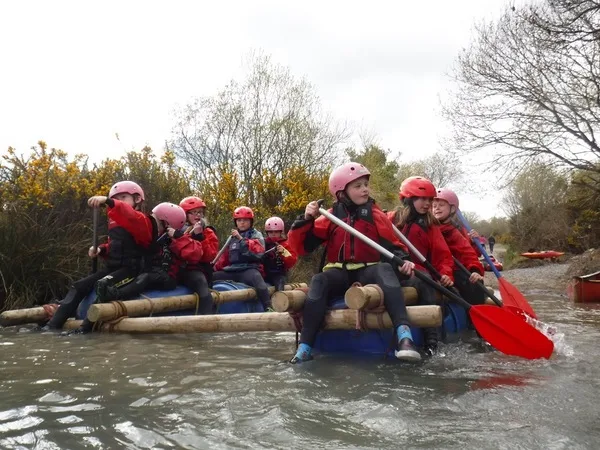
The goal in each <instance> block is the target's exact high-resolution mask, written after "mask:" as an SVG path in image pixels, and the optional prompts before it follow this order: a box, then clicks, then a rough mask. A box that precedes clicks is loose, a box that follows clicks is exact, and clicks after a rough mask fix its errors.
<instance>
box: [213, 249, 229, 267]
mask: <svg viewBox="0 0 600 450" xmlns="http://www.w3.org/2000/svg"><path fill="white" fill-rule="evenodd" d="M215 256H217V255H215ZM228 265H229V247H228V248H226V249H225V251H224V252H223V254H222V255H221V257H220V258H219V259H218V260H217V262H216V263H215V266H214V270H215V271H217V270H221V269H223V267H227V266H228Z"/></svg>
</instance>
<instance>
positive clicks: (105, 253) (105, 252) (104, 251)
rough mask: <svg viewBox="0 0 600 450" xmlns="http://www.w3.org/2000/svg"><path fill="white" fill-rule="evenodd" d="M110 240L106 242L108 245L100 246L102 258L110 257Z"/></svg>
mask: <svg viewBox="0 0 600 450" xmlns="http://www.w3.org/2000/svg"><path fill="white" fill-rule="evenodd" d="M109 249H110V238H108V241H107V242H106V244H100V245H99V246H98V250H99V251H100V257H101V258H104V259H106V258H107V257H108V252H109V251H110V250H109Z"/></svg>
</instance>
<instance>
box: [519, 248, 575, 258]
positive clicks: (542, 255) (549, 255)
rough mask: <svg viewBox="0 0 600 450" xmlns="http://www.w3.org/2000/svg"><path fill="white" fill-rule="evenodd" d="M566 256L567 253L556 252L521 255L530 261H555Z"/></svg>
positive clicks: (546, 251) (547, 251) (548, 251)
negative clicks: (548, 259)
mask: <svg viewBox="0 0 600 450" xmlns="http://www.w3.org/2000/svg"><path fill="white" fill-rule="evenodd" d="M564 254H565V252H557V251H555V250H544V251H542V252H525V253H521V256H524V257H525V258H529V259H546V258H551V259H555V258H558V257H560V256H562V255H564Z"/></svg>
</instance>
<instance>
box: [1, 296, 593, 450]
mask: <svg viewBox="0 0 600 450" xmlns="http://www.w3.org/2000/svg"><path fill="white" fill-rule="evenodd" d="M524 292H525V294H526V295H527V298H528V299H529V300H530V302H531V304H532V305H533V306H534V308H535V309H536V312H537V313H538V316H539V317H540V318H541V319H543V320H544V321H545V322H547V323H549V324H552V325H554V326H555V327H556V328H557V330H558V332H557V334H556V335H555V339H556V340H557V351H556V353H555V355H554V356H553V357H552V359H550V360H542V361H537V360H536V361H528V360H524V359H517V358H514V357H509V356H505V355H503V354H500V353H498V352H495V351H489V350H486V348H485V347H486V346H484V345H481V344H480V343H479V342H478V341H477V339H476V338H473V337H465V339H463V340H462V341H459V342H456V343H451V344H446V345H444V346H443V347H442V354H441V355H439V356H436V357H434V358H432V359H431V360H429V361H427V362H424V363H422V364H419V365H416V366H415V365H407V364H403V363H399V362H398V361H395V360H390V359H388V360H385V359H383V358H381V357H362V358H351V357H348V356H322V355H320V356H318V357H317V358H316V359H315V360H314V361H311V362H309V363H306V364H303V365H298V366H292V365H289V364H287V363H286V360H287V359H289V357H290V356H291V355H292V353H293V350H294V335H292V334H289V333H280V334H268V333H255V334H250V333H245V334H237V335H224V334H220V335H173V336H171V335H169V336H141V337H140V336H137V337H134V336H127V335H102V334H96V335H88V336H70V337H59V336H56V335H48V334H46V335H40V334H36V333H32V332H28V331H27V328H26V327H21V328H15V327H13V328H5V329H3V330H0V351H1V355H2V358H1V361H0V448H1V449H79V448H103V449H104V448H110V449H117V448H134V449H135V448H140V449H148V448H162V449H167V448H189V449H195V448H207V449H208V448H210V449H218V448H290V447H296V448H325V447H326V448H328V449H335V448H402V447H403V448H465V447H467V448H493V449H504V448H506V449H514V448H528V449H530V448H540V449H563V448H564V449H577V448H598V447H599V446H600V420H599V419H600V377H599V375H600V362H599V360H598V356H597V355H598V350H597V349H598V346H599V343H600V307H598V306H596V307H595V306H587V307H586V306H577V305H573V304H572V303H569V302H568V301H567V300H566V298H565V297H564V295H561V294H556V293H552V292H545V291H530V292H527V291H524Z"/></svg>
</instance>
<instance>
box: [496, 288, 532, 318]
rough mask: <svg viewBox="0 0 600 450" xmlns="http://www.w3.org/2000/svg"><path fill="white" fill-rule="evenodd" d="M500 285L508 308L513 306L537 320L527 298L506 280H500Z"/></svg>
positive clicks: (503, 299)
mask: <svg viewBox="0 0 600 450" xmlns="http://www.w3.org/2000/svg"><path fill="white" fill-rule="evenodd" d="M498 283H499V284H500V295H501V296H502V301H503V302H504V304H505V305H506V306H513V307H515V308H519V309H522V310H523V312H525V314H527V315H529V316H531V317H533V318H534V319H537V315H536V314H535V312H534V311H533V308H532V307H531V305H530V304H529V302H528V301H527V299H526V298H525V296H524V295H523V294H521V292H520V291H519V290H518V289H517V288H516V287H514V286H513V285H512V284H510V283H509V282H508V281H506V279H505V278H500V279H498Z"/></svg>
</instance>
